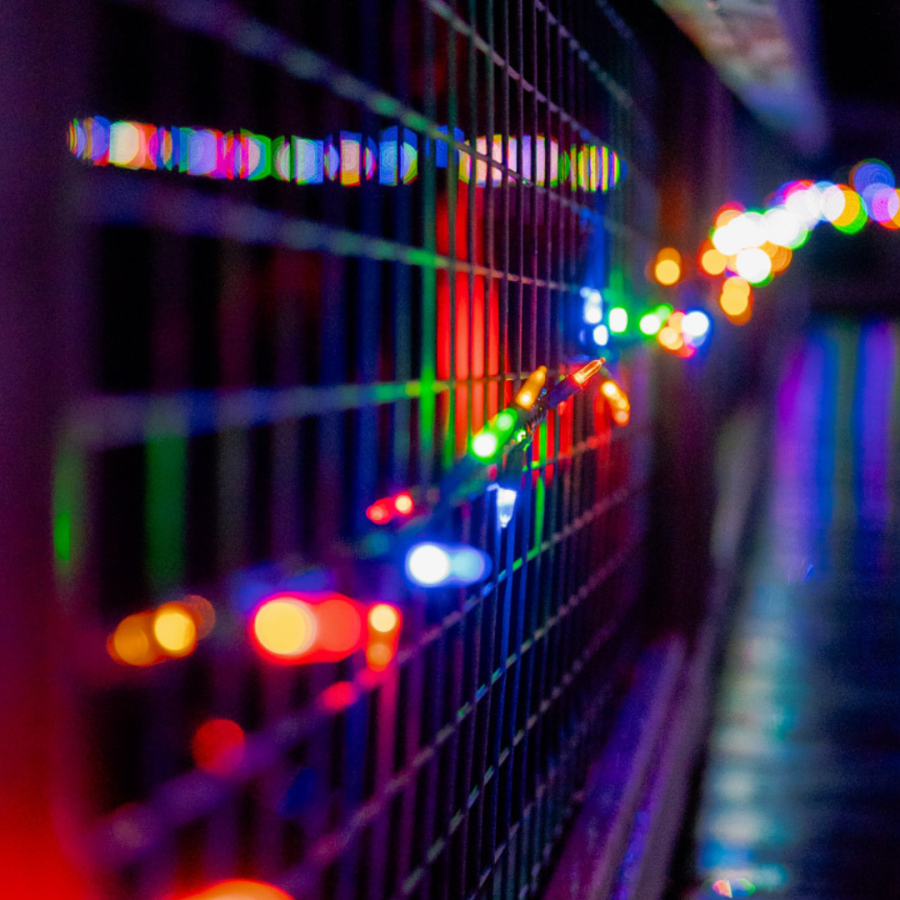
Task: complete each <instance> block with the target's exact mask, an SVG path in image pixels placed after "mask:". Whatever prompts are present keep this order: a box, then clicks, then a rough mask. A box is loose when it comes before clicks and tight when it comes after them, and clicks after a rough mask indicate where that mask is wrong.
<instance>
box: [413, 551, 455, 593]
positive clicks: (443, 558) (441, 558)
mask: <svg viewBox="0 0 900 900" xmlns="http://www.w3.org/2000/svg"><path fill="white" fill-rule="evenodd" d="M451 572H452V566H451V563H450V554H449V553H448V552H447V551H446V550H445V549H444V548H443V547H441V546H439V545H438V544H416V546H415V547H413V548H412V550H410V551H409V553H407V554H406V574H407V575H408V576H409V577H410V579H411V580H412V581H414V582H415V583H416V584H418V585H421V586H422V587H434V586H435V585H438V584H445V583H446V582H447V580H448V579H449V578H450V574H451Z"/></svg>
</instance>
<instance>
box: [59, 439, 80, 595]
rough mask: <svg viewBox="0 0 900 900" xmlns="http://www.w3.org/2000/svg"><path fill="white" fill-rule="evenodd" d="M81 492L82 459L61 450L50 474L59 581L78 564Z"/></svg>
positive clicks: (67, 449)
mask: <svg viewBox="0 0 900 900" xmlns="http://www.w3.org/2000/svg"><path fill="white" fill-rule="evenodd" d="M83 492H84V457H83V456H82V454H81V453H80V452H79V451H78V450H76V449H74V448H72V447H62V448H60V450H59V452H58V453H57V457H56V463H55V466H54V472H53V555H54V559H55V562H56V575H57V577H58V578H59V579H60V580H66V579H68V578H69V577H70V576H71V575H72V573H73V571H74V569H75V566H76V564H77V562H78V549H79V545H78V539H79V536H80V531H81V527H80V523H81V515H82V508H83V502H82V501H83Z"/></svg>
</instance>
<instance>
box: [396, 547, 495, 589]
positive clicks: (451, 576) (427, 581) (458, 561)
mask: <svg viewBox="0 0 900 900" xmlns="http://www.w3.org/2000/svg"><path fill="white" fill-rule="evenodd" d="M405 569H406V574H407V576H408V577H409V579H410V581H412V582H413V584H416V585H418V586H419V587H424V588H430V587H448V586H451V585H456V586H466V585H470V584H475V582H477V581H481V580H482V579H483V578H486V577H487V576H488V575H489V574H490V571H491V560H490V558H489V557H488V556H487V555H486V554H485V553H483V552H482V551H481V550H476V549H475V548H474V547H469V546H466V545H465V544H438V543H432V542H430V541H423V542H421V543H418V544H416V545H414V546H413V547H412V548H411V549H410V550H409V552H408V553H407V554H406V561H405Z"/></svg>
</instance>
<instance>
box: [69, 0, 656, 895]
mask: <svg viewBox="0 0 900 900" xmlns="http://www.w3.org/2000/svg"><path fill="white" fill-rule="evenodd" d="M84 10H85V15H86V17H88V18H89V21H90V25H91V33H92V38H91V44H90V53H89V55H88V58H87V59H86V61H85V67H86V74H85V76H84V83H85V85H86V87H85V90H84V97H85V100H84V102H85V109H83V110H80V111H78V110H76V111H75V112H76V113H80V116H81V118H79V119H78V120H76V122H75V123H74V125H73V126H72V131H71V133H70V149H71V150H72V152H73V154H74V155H75V156H78V155H81V156H82V159H83V160H87V162H88V163H90V162H93V163H94V165H88V164H84V163H81V164H80V163H79V161H78V160H76V159H74V158H73V159H72V160H71V171H70V174H69V175H68V176H67V177H69V178H70V195H71V198H72V204H73V206H74V208H75V215H76V216H77V219H78V221H79V222H80V223H81V235H80V240H81V241H82V249H83V263H82V265H83V272H82V274H81V279H82V281H81V283H82V285H83V287H82V295H81V300H82V302H83V304H84V306H85V309H86V310H88V313H87V314H86V318H87V320H88V321H89V322H90V327H89V328H88V329H87V333H86V334H85V335H84V342H85V346H84V350H83V352H84V355H85V357H86V359H87V360H88V363H87V368H88V370H89V375H88V377H87V379H86V381H87V383H88V385H89V387H88V389H86V390H85V391H84V392H83V394H82V395H80V396H78V397H76V398H75V399H74V400H73V402H72V403H71V404H70V405H69V408H68V409H67V411H66V415H65V423H64V427H63V428H62V430H61V433H60V436H59V440H58V446H57V455H56V479H55V493H54V538H55V549H56V563H57V582H58V585H59V592H60V596H61V597H62V599H63V601H64V603H65V607H66V609H67V611H68V615H69V616H70V617H71V621H72V622H73V623H74V624H73V627H75V628H77V629H78V630H79V632H80V633H81V634H83V635H84V640H83V641H82V642H81V643H82V644H83V646H84V647H85V650H84V652H83V653H80V654H79V655H78V657H77V659H76V660H75V661H74V662H73V663H72V664H71V665H70V666H68V667H67V668H66V670H65V671H64V673H63V674H64V680H65V684H66V691H67V693H68V696H69V700H70V702H69V704H68V709H69V715H70V721H69V722H68V734H69V735H70V740H71V747H72V749H73V752H72V753H71V754H69V755H68V758H67V761H66V764H65V766H64V787H65V789H66V795H67V797H68V801H67V804H66V810H67V816H68V822H69V829H70V831H71V834H72V835H73V838H72V839H73V841H74V843H75V844H76V845H77V847H78V852H79V855H80V857H81V858H82V859H84V860H85V861H86V865H87V867H88V868H89V870H90V872H91V877H92V879H95V880H96V883H97V884H98V885H100V888H99V890H100V891H101V893H102V895H103V896H108V897H113V898H114V897H123V898H124V897H128V898H139V897H141V898H143V897H146V898H162V897H166V896H182V895H187V894H189V893H191V892H192V891H199V890H201V889H203V888H204V887H205V886H207V885H210V884H213V883H215V882H217V881H221V880H222V879H226V878H235V877H243V878H256V879H261V880H264V881H266V882H270V883H272V884H276V885H279V886H280V887H282V888H283V889H284V890H286V891H287V892H288V893H290V894H291V895H292V896H295V897H304V898H306V897H328V898H332V897H334V898H342V900H343V898H354V897H360V898H361V897H372V898H375V897H390V898H400V897H446V898H453V897H519V896H522V897H524V896H534V895H537V894H538V893H539V892H540V889H541V887H542V885H543V884H544V883H545V881H546V877H547V872H548V870H549V868H550V867H551V864H552V861H553V859H554V857H555V854H556V853H557V851H558V848H559V846H560V842H561V840H562V839H563V836H564V834H565V829H566V826H567V824H568V823H569V822H570V820H571V818H572V816H573V813H574V812H575V810H576V809H577V807H578V804H579V801H580V791H581V788H582V786H583V783H584V779H585V774H586V771H587V767H588V765H589V763H590V761H591V760H592V759H593V758H594V756H595V755H596V753H597V752H598V749H599V748H600V747H602V744H603V742H604V740H605V736H606V734H607V732H608V726H609V722H610V721H611V718H612V717H613V716H614V715H615V712H616V710H617V707H618V704H619V702H620V701H621V698H622V695H623V689H624V686H625V685H626V683H627V680H628V678H629V671H630V669H629V667H630V664H631V662H632V661H633V659H634V658H635V655H636V654H637V653H638V651H639V649H640V647H641V646H642V642H643V640H644V634H643V625H642V617H641V608H642V604H644V603H645V602H646V597H645V592H644V591H643V586H644V572H645V569H646V552H647V551H646V545H645V538H646V534H647V529H648V491H649V478H650V474H651V463H652V453H651V449H652V422H651V420H650V417H649V410H650V408H651V402H650V395H651V384H650V382H651V374H650V368H649V365H648V361H647V358H646V357H645V355H644V354H643V352H642V351H639V350H635V351H634V352H633V353H631V354H626V355H625V357H623V359H622V360H621V361H620V366H619V374H620V380H621V381H622V382H623V383H624V384H625V385H626V386H627V388H628V389H629V391H630V393H631V395H632V398H633V405H634V409H635V413H636V414H635V418H634V419H633V421H632V423H631V425H630V426H629V427H628V428H627V429H622V430H613V428H612V426H611V420H610V418H609V414H608V412H607V408H606V405H605V403H604V402H603V399H602V397H600V396H598V394H597V392H596V390H593V389H589V390H587V391H585V392H584V393H583V394H581V395H579V396H577V397H575V398H573V399H572V400H571V401H569V402H568V403H567V404H566V405H565V408H564V409H560V410H557V411H556V412H554V413H551V414H550V415H549V416H548V418H547V421H546V422H545V424H543V425H542V426H541V427H540V429H539V430H538V431H537V432H536V435H535V440H534V449H533V453H531V454H530V455H529V461H528V466H527V472H526V473H525V476H524V478H523V480H522V484H521V487H520V491H519V498H518V501H517V505H516V512H515V516H514V518H513V520H512V522H511V523H510V524H509V526H508V527H506V528H503V527H501V525H500V524H499V523H498V519H497V502H498V501H497V493H496V491H495V490H492V489H490V488H489V487H485V486H484V485H482V486H481V487H480V488H479V489H477V490H473V491H471V492H469V493H467V494H466V495H465V496H461V497H459V498H458V499H457V500H456V501H455V502H454V503H453V504H452V507H451V509H450V510H449V513H448V515H447V516H446V517H445V520H444V521H441V522H439V523H435V524H434V528H435V529H438V530H437V532H436V534H437V536H441V537H444V538H447V539H453V540H458V541H464V542H466V543H468V544H470V545H472V546H474V547H477V548H478V549H480V550H481V551H483V552H484V553H485V554H486V555H487V557H488V558H489V559H490V561H491V566H492V574H491V575H490V577H488V578H487V580H486V581H484V582H481V583H478V584H477V585H476V586H475V587H470V588H459V589H447V590H443V591H437V592H435V591H431V592H426V591H422V590H415V589H411V588H410V587H409V586H408V585H407V584H406V583H405V582H404V580H403V578H402V572H401V570H402V559H398V557H397V554H396V553H394V554H393V555H392V554H391V552H390V551H389V548H390V546H392V545H391V543H390V541H389V540H387V539H386V538H384V535H383V533H382V532H379V531H378V530H377V529H373V527H372V523H371V522H370V521H369V520H368V519H367V518H366V515H365V511H366V509H367V507H368V506H369V505H370V504H371V503H373V501H375V500H376V499H377V498H379V497H382V496H385V495H391V494H395V493H396V492H397V491H401V490H406V489H409V490H411V491H412V492H413V493H414V494H415V496H416V497H417V498H419V497H423V498H424V497H428V496H429V492H430V491H433V490H434V487H435V485H437V484H438V483H439V482H440V480H441V478H442V477H443V476H445V475H446V474H447V473H448V472H449V471H450V470H451V468H452V467H453V465H454V463H455V462H456V461H457V460H458V459H459V458H460V457H461V456H462V455H464V454H465V452H466V450H467V448H468V447H469V445H470V441H471V438H472V435H473V434H474V433H476V432H478V430H479V429H480V428H481V427H482V426H483V425H484V424H485V423H486V422H487V421H488V420H490V419H491V417H493V416H495V415H496V414H497V413H498V412H499V411H500V410H501V409H503V408H504V407H505V406H507V405H508V404H509V402H510V401H511V398H512V397H513V395H514V394H515V392H516V391H517V390H518V389H519V387H520V386H521V383H522V381H523V379H525V378H526V377H527V376H528V374H529V373H530V372H531V371H532V370H533V369H535V368H536V367H537V366H539V365H546V366H548V368H549V369H550V372H551V375H552V376H555V375H560V374H565V372H566V371H567V368H566V366H567V362H568V361H569V360H571V359H572V358H573V357H576V356H577V355H578V354H581V353H584V352H585V350H586V348H587V346H588V344H587V343H586V340H587V339H586V336H585V334H584V323H583V321H582V319H581V309H582V301H581V296H580V291H581V288H582V287H583V286H584V285H585V284H592V285H595V286H597V287H606V286H607V285H609V286H610V287H611V289H612V290H618V291H620V292H622V293H627V292H628V291H630V290H631V287H632V283H633V282H635V281H637V279H638V278H639V277H640V273H641V271H642V266H643V262H644V260H645V259H647V258H649V254H648V249H649V248H650V247H652V246H653V242H654V240H655V237H654V233H653V229H654V227H655V221H656V202H657V201H656V194H655V190H654V188H653V184H652V173H653V166H654V140H653V128H652V125H651V123H650V121H649V119H648V118H647V117H646V114H645V113H644V112H643V111H642V109H643V106H642V101H641V98H646V97H648V96H652V91H653V82H652V78H651V77H650V76H649V74H648V70H647V68H646V66H645V64H644V63H643V61H642V55H641V50H640V47H639V46H638V45H637V43H636V41H635V38H634V36H633V35H632V33H631V32H630V30H629V29H628V27H627V26H626V25H625V24H624V22H623V21H622V19H621V18H620V17H619V16H618V15H617V13H616V12H615V11H614V10H613V9H612V8H611V7H610V6H609V5H608V4H607V3H606V2H605V0H571V2H563V0H555V2H541V0H528V2H526V0H508V2H493V0H477V2H476V0H469V2H466V3H463V2H443V0H394V2H391V3H389V4H376V3H370V2H363V0H333V2H331V3H329V4H327V5H322V4H316V5H313V4H306V3H302V4H295V3H286V2H277V0H266V2H259V3H254V4H253V5H252V8H251V7H250V5H241V4H237V3H227V2H221V0H208V2H175V0H158V2H151V0H148V2H143V0H138V2H96V3H90V4H84ZM102 117H107V118H106V119H103V118H102ZM104 122H105V124H104ZM149 123H154V124H153V125H150V124H149ZM117 128H118V131H117V130H116V129H117ZM104 129H105V131H104ZM104 135H105V138H104ZM209 135H211V137H208V136H209ZM104 139H105V140H106V147H105V150H104V147H103V140H104ZM79 141H81V142H82V143H81V144H79ZM104 153H105V154H106V155H105V156H104ZM204 153H206V154H207V156H204ZM209 154H211V155H209ZM592 154H593V156H592ZM626 164H627V177H625V176H624V171H625V169H624V167H625V165H626ZM190 176H197V177H190ZM298 585H299V586H300V588H301V589H312V590H315V589H323V588H325V589H328V590H332V591H340V593H341V594H342V595H346V596H349V597H352V598H355V599H356V600H358V601H360V602H361V603H363V604H366V605H367V607H369V608H371V606H372V605H373V604H378V603H385V602H386V603H390V604H393V605H394V606H395V607H396V608H397V609H399V610H400V611H402V615H403V626H402V630H401V632H400V637H399V647H398V648H397V651H396V655H394V656H393V658H392V659H391V661H390V662H389V663H388V664H386V665H385V666H376V667H373V666H372V665H371V664H369V663H370V662H371V660H370V659H369V660H368V661H367V658H366V657H365V655H364V654H362V653H356V654H353V655H350V656H347V657H346V658H344V659H341V660H337V661H326V662H320V663H316V664H311V665H306V666H283V665H276V664H273V663H272V662H271V661H270V660H267V659H266V658H264V657H261V656H260V655H259V654H258V653H257V652H256V648H255V647H254V646H253V644H252V642H251V641H250V640H249V639H248V637H247V619H248V615H249V614H250V611H251V609H252V607H253V604H254V603H255V602H257V601H258V600H259V598H260V597H261V596H265V595H267V594H271V593H272V592H277V591H278V590H281V589H284V588H285V586H294V587H296V586H298ZM185 597H188V598H191V597H193V598H196V597H201V598H203V601H204V603H207V604H209V605H210V608H211V609H212V610H213V613H214V617H215V620H216V625H215V628H213V629H212V631H211V633H210V634H209V636H208V637H205V638H204V639H203V640H202V641H201V642H200V643H199V645H198V646H197V648H196V650H195V651H194V652H193V653H191V654H190V655H189V656H185V658H183V659H167V660H165V661H164V662H160V663H159V664H155V665H146V666H143V665H141V666H130V667H129V666H123V665H120V664H118V663H117V662H116V661H114V659H113V658H112V657H111V655H110V653H109V652H108V648H107V642H108V636H109V635H110V634H111V633H112V632H113V631H114V629H116V627H117V625H118V624H119V623H120V622H121V621H122V620H123V619H124V618H125V617H127V616H129V615H132V614H135V613H140V611H142V610H147V609H154V608H158V607H159V605H160V604H162V603H164V602H167V601H172V600H178V601H182V600H183V599H184V598H185ZM113 655H115V654H113ZM210 720H213V721H218V720H227V721H229V722H232V723H236V724H237V725H238V726H239V729H240V731H241V733H242V734H244V735H246V741H245V743H244V745H243V750H242V752H241V754H240V757H239V759H237V758H236V759H235V761H234V765H231V766H229V767H227V771H226V769H225V768H223V767H219V769H218V770H215V769H214V770H212V771H210V769H209V767H208V766H206V767H204V766H203V765H201V764H200V763H201V762H202V760H200V761H199V762H198V752H197V746H198V745H197V734H198V729H199V728H201V726H203V725H204V723H208V722H209V721H210Z"/></svg>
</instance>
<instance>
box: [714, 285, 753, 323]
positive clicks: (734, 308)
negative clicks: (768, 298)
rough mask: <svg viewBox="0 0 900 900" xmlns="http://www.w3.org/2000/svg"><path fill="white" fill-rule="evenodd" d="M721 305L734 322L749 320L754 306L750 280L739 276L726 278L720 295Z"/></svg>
mask: <svg viewBox="0 0 900 900" xmlns="http://www.w3.org/2000/svg"><path fill="white" fill-rule="evenodd" d="M719 306H721V308H722V312H724V313H725V315H726V316H728V318H729V319H731V321H732V322H733V323H735V324H738V325H743V324H744V323H745V322H748V321H749V320H750V316H751V314H752V306H753V293H752V290H751V288H750V284H749V282H747V281H745V280H744V279H743V278H739V277H737V276H734V277H732V278H726V279H725V282H724V283H723V285H722V293H721V295H720V296H719Z"/></svg>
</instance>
